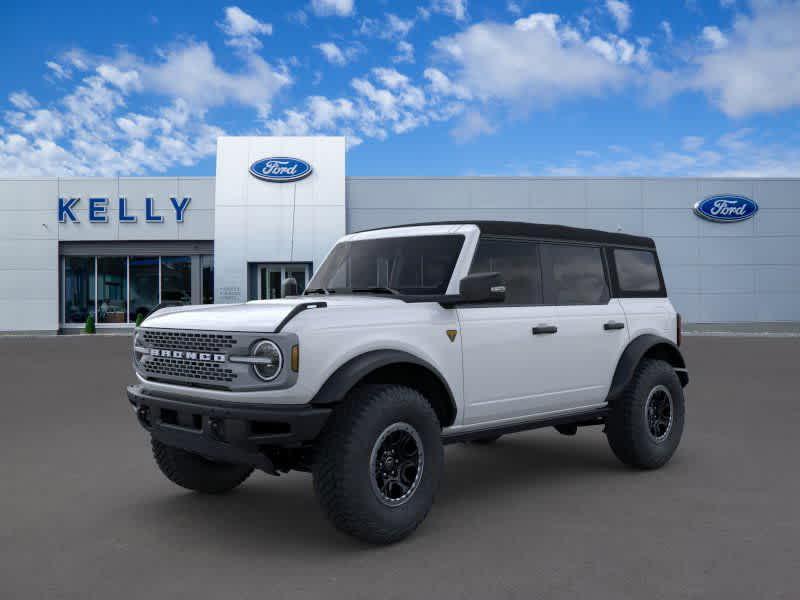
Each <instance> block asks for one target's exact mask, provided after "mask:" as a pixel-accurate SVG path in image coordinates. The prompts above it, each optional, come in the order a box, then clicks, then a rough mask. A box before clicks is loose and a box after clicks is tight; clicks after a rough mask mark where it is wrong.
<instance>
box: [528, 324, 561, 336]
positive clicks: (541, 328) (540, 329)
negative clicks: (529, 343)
mask: <svg viewBox="0 0 800 600" xmlns="http://www.w3.org/2000/svg"><path fill="white" fill-rule="evenodd" d="M556 331H558V327H556V326H555V325H537V326H536V327H534V328H533V329H532V330H531V332H532V333H533V335H541V334H543V333H555V332H556Z"/></svg>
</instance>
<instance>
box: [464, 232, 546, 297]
mask: <svg viewBox="0 0 800 600" xmlns="http://www.w3.org/2000/svg"><path fill="white" fill-rule="evenodd" d="M493 271H497V272H498V273H500V275H502V277H503V279H504V280H505V282H506V304H541V302H542V287H541V269H540V268H539V253H538V250H537V244H535V243H532V242H523V241H517V242H515V241H510V240H493V239H481V241H480V243H479V244H478V251H477V252H476V253H475V258H474V259H473V261H472V267H471V268H470V273H491V272H493Z"/></svg>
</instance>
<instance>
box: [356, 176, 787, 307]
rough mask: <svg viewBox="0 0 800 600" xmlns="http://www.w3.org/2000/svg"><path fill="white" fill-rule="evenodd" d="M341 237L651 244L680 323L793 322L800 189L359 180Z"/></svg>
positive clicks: (659, 182) (779, 183) (740, 184)
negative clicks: (707, 210)
mask: <svg viewBox="0 0 800 600" xmlns="http://www.w3.org/2000/svg"><path fill="white" fill-rule="evenodd" d="M723 193H724V194H738V195H744V196H747V197H749V198H752V199H754V200H755V201H756V202H757V203H758V205H759V212H758V213H757V214H756V215H755V216H754V217H753V218H751V219H749V220H747V221H743V222H740V223H712V222H710V221H706V220H703V219H701V218H699V217H697V216H696V215H695V214H694V213H693V210H692V207H693V205H694V203H695V202H697V201H698V200H701V199H703V198H706V197H707V196H710V195H713V194H723ZM347 202H348V213H347V218H348V231H358V230H360V229H367V228H370V227H380V226H385V225H397V224H401V223H414V222H421V221H437V220H450V219H490V220H491V219H498V220H504V219H509V220H521V221H532V222H541V223H557V224H562V225H571V226H575V227H591V228H596V229H605V230H609V231H622V232H625V233H634V234H643V235H648V236H651V237H653V238H654V239H655V240H656V244H657V247H658V251H659V255H660V257H661V261H662V265H663V268H664V275H665V278H666V281H667V286H668V290H669V294H670V297H671V298H672V300H673V302H674V304H675V305H676V307H677V308H678V310H679V311H680V312H681V313H682V314H683V315H684V318H685V320H686V321H687V322H694V323H713V322H723V323H724V322H729V323H732V322H750V321H768V322H775V321H800V180H798V179H730V180H727V179H650V178H643V179H583V178H563V179H561V178H472V177H460V178H367V177H350V178H348V180H347Z"/></svg>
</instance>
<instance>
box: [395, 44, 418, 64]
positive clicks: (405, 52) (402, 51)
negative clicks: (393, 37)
mask: <svg viewBox="0 0 800 600" xmlns="http://www.w3.org/2000/svg"><path fill="white" fill-rule="evenodd" d="M392 62H395V63H413V62H414V46H412V45H411V44H410V43H408V42H407V41H405V40H400V41H399V42H397V54H395V55H394V56H393V57H392Z"/></svg>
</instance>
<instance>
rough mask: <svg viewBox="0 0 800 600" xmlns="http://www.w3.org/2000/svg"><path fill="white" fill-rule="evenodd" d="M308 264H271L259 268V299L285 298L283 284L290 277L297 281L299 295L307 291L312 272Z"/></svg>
mask: <svg viewBox="0 0 800 600" xmlns="http://www.w3.org/2000/svg"><path fill="white" fill-rule="evenodd" d="M310 270H311V269H310V268H309V265H307V264H296V263H295V264H270V265H259V266H258V299H259V300H272V299H274V298H282V297H283V282H284V281H286V280H287V279H288V278H289V277H294V278H295V280H296V281H297V293H298V294H302V293H303V291H304V290H305V289H306V282H307V281H308V279H309V276H310V273H309V271H310Z"/></svg>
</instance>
